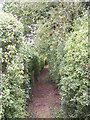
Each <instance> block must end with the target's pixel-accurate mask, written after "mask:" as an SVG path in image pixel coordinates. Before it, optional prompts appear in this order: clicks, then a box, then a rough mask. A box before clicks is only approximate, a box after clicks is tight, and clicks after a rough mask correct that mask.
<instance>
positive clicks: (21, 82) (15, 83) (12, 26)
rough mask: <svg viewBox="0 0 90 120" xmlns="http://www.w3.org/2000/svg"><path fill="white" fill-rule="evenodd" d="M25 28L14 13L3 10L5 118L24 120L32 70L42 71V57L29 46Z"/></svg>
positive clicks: (3, 100) (3, 112)
mask: <svg viewBox="0 0 90 120" xmlns="http://www.w3.org/2000/svg"><path fill="white" fill-rule="evenodd" d="M23 29H24V27H23V25H22V23H21V22H20V21H18V20H17V19H16V18H15V17H13V16H12V15H11V14H9V15H8V14H7V13H4V12H2V11H0V31H1V32H0V36H1V38H0V39H2V72H3V73H2V86H1V87H2V117H6V118H10V117H13V118H16V117H22V118H23V117H25V115H26V112H25V108H26V107H27V103H28V101H29V100H30V96H29V95H30V90H31V79H32V71H33V70H34V71H35V78H37V76H38V75H39V72H40V63H39V61H40V58H39V57H38V56H37V55H36V53H34V50H33V48H32V49H31V46H30V44H26V42H25V41H24V37H23Z"/></svg>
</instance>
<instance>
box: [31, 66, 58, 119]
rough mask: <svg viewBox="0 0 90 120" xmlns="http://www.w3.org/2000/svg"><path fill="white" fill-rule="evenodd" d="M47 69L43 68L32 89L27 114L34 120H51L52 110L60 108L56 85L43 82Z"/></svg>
mask: <svg viewBox="0 0 90 120" xmlns="http://www.w3.org/2000/svg"><path fill="white" fill-rule="evenodd" d="M47 69H48V68H47V66H44V69H43V70H42V72H41V74H40V76H39V77H38V81H37V82H36V83H35V85H34V87H32V94H31V99H32V103H31V104H30V105H29V113H30V114H32V115H33V117H36V118H53V117H54V116H53V115H52V113H51V111H52V109H53V108H55V107H58V105H59V106H60V95H59V93H58V89H57V86H56V84H55V83H46V82H45V81H44V78H45V75H46V73H47Z"/></svg>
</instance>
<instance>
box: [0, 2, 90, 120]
mask: <svg viewBox="0 0 90 120" xmlns="http://www.w3.org/2000/svg"><path fill="white" fill-rule="evenodd" d="M0 39H1V40H2V85H1V89H2V111H1V115H2V116H3V117H5V118H21V117H22V118H24V117H25V116H26V115H27V112H26V109H27V107H28V103H29V101H30V97H29V95H30V92H31V83H32V71H34V73H35V74H34V77H35V79H37V77H38V75H39V74H40V72H41V70H42V69H43V67H44V64H47V63H48V65H49V79H50V80H51V81H54V82H56V84H57V86H58V88H59V93H60V96H61V108H60V110H59V113H57V115H56V117H57V118H67V117H69V118H78V117H79V118H83V117H85V118H86V117H88V116H90V113H89V107H90V103H89V95H88V92H89V80H88V60H89V57H88V48H89V45H88V3H69V2H66V3H65V2H59V3H58V2H50V3H48V2H43V3H27V2H25V3H23V2H15V1H14V2H5V3H4V5H3V9H2V10H1V11H0Z"/></svg>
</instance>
